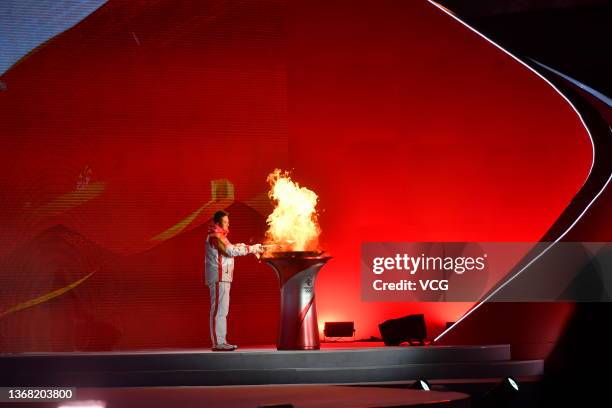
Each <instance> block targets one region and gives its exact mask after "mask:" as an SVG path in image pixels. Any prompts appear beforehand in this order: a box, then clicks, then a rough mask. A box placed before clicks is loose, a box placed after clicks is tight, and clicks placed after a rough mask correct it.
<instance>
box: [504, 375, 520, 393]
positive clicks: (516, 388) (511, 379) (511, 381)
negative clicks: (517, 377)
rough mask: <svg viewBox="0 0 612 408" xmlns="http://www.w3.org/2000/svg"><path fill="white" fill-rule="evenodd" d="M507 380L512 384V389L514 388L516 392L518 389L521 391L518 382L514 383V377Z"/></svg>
mask: <svg viewBox="0 0 612 408" xmlns="http://www.w3.org/2000/svg"><path fill="white" fill-rule="evenodd" d="M506 380H507V381H508V382H509V383H510V385H511V386H512V388H514V389H515V390H517V391H518V389H519V386H518V383H517V382H516V381H514V379H513V378H512V377H508V378H507V379H506Z"/></svg>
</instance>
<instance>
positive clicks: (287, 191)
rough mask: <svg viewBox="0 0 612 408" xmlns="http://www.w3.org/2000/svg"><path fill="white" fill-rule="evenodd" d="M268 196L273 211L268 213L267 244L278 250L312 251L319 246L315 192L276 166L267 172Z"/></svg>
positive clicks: (275, 250)
mask: <svg viewBox="0 0 612 408" xmlns="http://www.w3.org/2000/svg"><path fill="white" fill-rule="evenodd" d="M268 183H270V191H269V192H268V197H269V198H270V199H271V200H273V201H274V203H275V205H276V206H275V208H274V211H272V213H271V214H270V215H269V216H268V219H267V220H266V222H267V223H268V231H267V232H266V242H265V243H266V244H268V245H274V247H273V250H272V251H274V252H278V251H314V250H317V249H318V246H319V234H320V233H321V228H320V227H319V221H318V219H317V218H318V216H317V210H316V206H317V200H318V197H317V195H316V194H315V192H314V191H311V190H309V189H307V188H306V187H300V185H299V184H298V183H296V182H294V181H292V180H291V177H289V173H288V172H287V171H285V172H282V171H281V170H280V169H275V170H274V171H273V172H272V173H270V174H269V175H268Z"/></svg>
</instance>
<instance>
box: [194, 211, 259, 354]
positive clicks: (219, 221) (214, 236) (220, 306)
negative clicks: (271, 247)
mask: <svg viewBox="0 0 612 408" xmlns="http://www.w3.org/2000/svg"><path fill="white" fill-rule="evenodd" d="M228 233H229V217H228V213H227V212H225V211H222V210H220V211H217V212H216V213H215V215H214V216H213V223H212V224H211V225H210V226H209V228H208V236H207V239H206V256H205V266H204V269H205V276H206V284H207V285H208V287H209V289H210V336H211V339H212V345H213V346H212V349H213V351H233V350H235V349H237V348H238V346H236V345H233V344H228V343H227V341H226V338H225V336H226V333H227V313H228V310H229V294H230V286H231V283H232V280H233V275H234V257H236V256H244V255H248V254H256V255H259V254H261V253H263V252H264V247H263V245H261V244H255V245H245V244H242V243H240V244H231V243H230V242H229V241H228V239H227V234H228Z"/></svg>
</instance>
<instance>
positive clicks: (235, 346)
mask: <svg viewBox="0 0 612 408" xmlns="http://www.w3.org/2000/svg"><path fill="white" fill-rule="evenodd" d="M227 345H228V346H232V347H233V348H234V350H236V349H237V348H238V346H237V345H235V344H229V343H227Z"/></svg>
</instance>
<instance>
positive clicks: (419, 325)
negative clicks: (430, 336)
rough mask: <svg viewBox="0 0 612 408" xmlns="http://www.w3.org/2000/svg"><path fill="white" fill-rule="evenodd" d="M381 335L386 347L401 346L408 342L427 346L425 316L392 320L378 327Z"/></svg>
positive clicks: (419, 315)
mask: <svg viewBox="0 0 612 408" xmlns="http://www.w3.org/2000/svg"><path fill="white" fill-rule="evenodd" d="M378 329H379V330H380V335H381V337H382V339H383V341H384V342H385V346H399V345H400V343H403V342H405V341H407V342H408V343H410V345H412V344H413V342H415V341H416V342H419V343H420V344H421V345H423V344H425V339H426V338H427V331H426V329H425V316H423V315H422V314H414V315H408V316H404V317H400V318H399V319H390V320H387V321H385V322H383V323H381V324H379V325H378Z"/></svg>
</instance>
